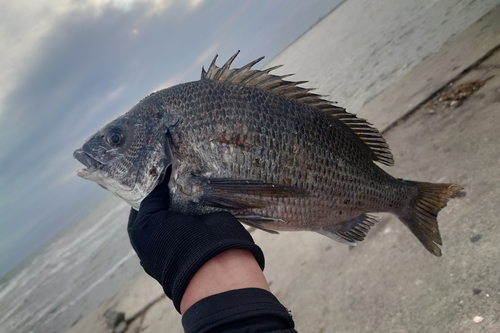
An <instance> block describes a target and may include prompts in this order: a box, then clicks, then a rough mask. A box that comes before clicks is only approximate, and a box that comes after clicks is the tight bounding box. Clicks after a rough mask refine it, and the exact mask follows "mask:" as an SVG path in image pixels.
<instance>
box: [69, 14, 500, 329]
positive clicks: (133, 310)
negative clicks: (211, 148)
mask: <svg viewBox="0 0 500 333" xmlns="http://www.w3.org/2000/svg"><path fill="white" fill-rule="evenodd" d="M499 22H500V11H499V8H498V7H497V8H495V9H493V11H491V12H490V13H489V14H487V15H486V16H485V17H484V18H483V19H482V20H480V21H478V22H477V23H476V24H474V25H472V26H471V27H469V28H467V29H465V30H464V31H463V32H461V33H460V34H459V35H457V36H456V37H454V38H453V40H450V41H449V43H447V44H446V45H445V46H443V48H442V49H441V50H439V51H438V52H437V53H436V54H434V55H432V56H431V57H429V58H428V59H427V60H426V61H424V62H422V63H421V64H420V65H418V66H417V67H415V68H414V69H413V70H411V71H410V72H409V73H408V74H407V75H405V76H403V77H402V78H400V80H399V81H397V82H395V83H394V84H393V85H392V86H391V87H389V88H387V89H386V90H385V92H384V93H382V94H381V95H380V96H379V97H377V98H375V99H374V100H372V102H370V103H368V104H367V105H366V106H365V107H364V108H363V109H366V110H371V111H369V112H370V114H371V116H369V115H366V117H367V118H368V119H369V120H370V121H372V122H373V123H375V124H381V123H382V124H391V123H392V122H396V125H394V126H392V127H391V128H389V129H388V130H386V132H385V134H384V136H385V137H386V139H387V141H388V143H389V144H390V145H391V148H392V152H393V154H394V157H395V161H396V166H394V167H391V168H387V170H388V171H389V172H390V173H391V174H392V175H394V176H397V177H401V178H406V179H413V180H420V181H432V182H456V183H459V184H461V185H463V186H464V187H465V191H466V194H465V196H463V197H461V198H457V199H454V200H452V201H450V203H449V204H448V206H447V207H446V208H445V209H444V210H443V211H442V212H441V213H440V215H439V218H438V220H439V225H440V230H441V234H442V237H443V243H444V245H443V247H442V250H443V256H442V257H440V258H436V257H433V256H432V255H431V254H429V253H428V252H427V251H426V250H425V249H424V248H423V247H422V245H421V244H420V243H419V242H418V241H417V239H416V238H415V237H414V236H413V235H412V234H411V233H410V231H409V230H407V229H406V227H404V226H403V224H402V223H401V222H399V221H398V220H397V219H396V218H394V217H392V216H390V215H387V214H382V215H381V220H380V222H379V223H378V224H377V225H376V226H375V227H374V228H373V230H371V231H370V233H369V234H368V237H367V239H366V240H365V241H364V242H361V243H359V244H358V246H357V247H348V246H346V245H343V244H340V243H337V242H333V241H331V240H330V239H328V238H326V237H324V236H321V235H317V234H315V233H306V232H298V233H281V234H280V235H279V236H276V235H270V234H267V233H264V232H260V231H256V232H254V233H253V237H254V239H255V241H256V242H257V243H258V244H259V245H260V246H261V247H262V249H263V251H264V253H265V254H266V261H267V262H266V270H265V273H266V276H267V278H268V281H269V282H270V284H271V289H272V291H273V292H274V293H275V295H276V296H277V297H278V298H279V299H280V300H281V301H282V303H283V304H284V305H285V306H287V307H288V308H289V309H290V310H291V312H292V314H293V316H294V320H295V323H296V327H297V329H298V331H300V332H318V333H319V332H346V333H347V332H352V333H354V332H390V333H416V332H425V333H429V332H436V333H438V332H439V333H443V332H491V333H498V332H500V256H499V253H500V241H499V240H500V224H499V223H498V220H499V217H498V211H499V209H498V207H497V206H498V202H499V201H500V135H498V130H497V127H498V126H499V125H500V51H499V50H498V49H499V48H500V47H499V46H498V45H500V42H499V38H500V32H499V30H498V23H499ZM491 41H493V42H491ZM495 41H496V42H495ZM490 42H491V43H490ZM495 43H496V44H495ZM471 45H487V47H484V48H483V49H480V47H473V49H471ZM292 47H293V45H292ZM495 48H496V49H495ZM492 50H493V51H492ZM495 50H497V51H495ZM465 53H471V54H474V57H469V56H467V57H464V54H465ZM485 56H487V57H486V58H485ZM459 58H460V59H462V58H463V59H465V58H467V60H465V61H458V62H457V63H456V64H454V65H453V66H447V64H448V63H449V62H450V61H453V59H459ZM445 59H446V60H445ZM478 61H480V62H479V63H477V62H478ZM471 64H475V65H474V66H473V67H472V68H469V71H468V72H467V73H465V74H462V75H460V72H461V71H462V70H463V69H465V68H468V67H470V66H471ZM456 66H460V67H459V68H460V69H459V68H454V67H456ZM429 75H430V76H429ZM429 77H431V78H432V79H431V80H429V81H427V79H428V78H429ZM455 78H456V82H453V81H454V79H455ZM439 80H441V82H440V83H435V82H438V81H439ZM484 80H486V82H485V83H484V85H483V86H482V87H481V88H480V89H479V90H477V91H476V92H475V93H474V94H473V95H471V96H470V97H469V98H468V99H467V100H465V101H464V102H463V103H462V104H461V105H459V106H458V107H446V106H445V105H444V103H443V102H442V101H439V99H440V98H441V96H442V95H441V94H445V93H446V92H447V91H446V89H453V87H457V86H458V85H460V84H462V83H467V82H471V81H484ZM431 81H433V83H429V85H430V86H432V87H433V88H432V89H430V88H429V87H428V86H427V85H426V84H425V82H431ZM449 81H452V82H453V86H450V85H448V84H447V83H448V82H449ZM413 83H415V84H416V85H417V86H419V87H420V88H418V87H416V86H414V85H413ZM442 87H446V89H444V90H443V88H442ZM438 91H440V94H437V95H436V93H437V92H438ZM384 95H385V97H384ZM434 95H436V96H435V100H430V101H428V100H429V99H430V98H431V97H432V96H434ZM395 97H396V98H395ZM416 100H417V101H416ZM425 101H427V103H426V105H425V106H422V107H419V108H415V105H417V104H422V103H423V102H425ZM458 104H460V103H458ZM458 104H457V105H458ZM408 105H413V106H410V107H409V106H408ZM408 111H411V115H409V116H406V117H403V119H401V117H402V116H404V115H406V114H407V113H408ZM386 113H387V114H392V115H394V117H395V118H392V119H389V122H387V120H385V119H387V118H383V117H384V116H383V115H384V114H386ZM379 117H380V118H379ZM385 128H387V126H386V127H385ZM152 301H156V303H154V305H152V306H151V304H150V303H151V302H152ZM145 306H150V307H149V308H148V310H146V311H142V310H141V309H144V307H145ZM109 308H113V309H115V310H117V311H124V312H125V316H126V319H127V318H129V319H130V318H134V317H135V318H136V319H135V320H134V321H132V322H130V323H129V324H130V326H129V329H128V330H127V332H146V333H149V332H160V331H163V332H182V328H181V326H180V316H179V315H178V314H177V313H176V312H175V310H174V309H173V307H172V306H171V305H170V301H169V300H168V299H166V298H164V297H161V288H160V287H159V286H158V284H157V283H156V282H155V281H154V280H152V279H150V278H149V277H147V276H146V275H143V276H141V277H140V278H139V279H138V280H137V281H134V282H133V283H132V284H131V285H130V286H129V287H128V288H126V289H125V290H124V291H122V292H121V293H119V294H118V295H116V296H115V297H113V298H112V299H111V300H109V301H107V302H105V303H104V304H103V305H102V306H101V307H100V308H99V309H96V311H94V312H93V313H92V314H91V315H89V316H88V317H86V318H84V319H82V320H81V321H79V322H78V323H77V324H76V325H75V326H74V327H72V328H71V329H70V330H69V332H72V333H77V332H96V333H100V332H108V331H109V330H108V329H107V328H106V327H103V325H105V324H104V317H103V316H102V314H103V313H104V311H106V310H107V309H109Z"/></svg>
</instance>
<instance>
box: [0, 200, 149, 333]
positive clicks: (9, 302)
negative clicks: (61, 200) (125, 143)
mask: <svg viewBox="0 0 500 333" xmlns="http://www.w3.org/2000/svg"><path fill="white" fill-rule="evenodd" d="M128 212H129V206H128V205H127V204H126V203H124V202H122V201H121V200H119V199H118V198H115V197H113V196H111V195H109V196H106V197H105V199H104V200H103V201H102V202H101V203H99V204H98V205H97V207H95V208H93V209H92V210H91V211H90V212H89V213H88V214H86V215H84V216H82V217H81V219H80V220H79V222H77V223H76V224H74V225H72V226H71V227H70V228H68V229H66V230H65V231H64V232H62V233H60V234H59V235H58V236H57V237H56V238H55V239H54V241H53V242H51V243H50V244H49V245H47V246H46V247H44V248H42V249H40V250H39V251H38V252H37V253H36V254H34V255H33V256H31V257H30V258H28V259H26V260H25V261H24V262H23V263H22V264H21V265H20V266H18V267H17V268H16V269H15V270H14V271H13V272H11V273H10V274H8V275H7V276H6V277H4V278H3V280H2V281H0V333H7V332H9V333H10V332H12V333H14V332H15V333H25V332H26V333H28V332H33V333H38V332H40V333H42V332H43V333H50V332H64V331H66V330H67V329H68V328H69V327H71V326H72V325H73V324H74V323H75V322H77V321H78V320H79V319H80V318H81V317H82V316H84V315H86V314H87V313H89V312H90V311H92V310H93V309H95V308H96V307H97V306H98V305H99V304H100V303H101V302H102V301H104V300H106V299H108V298H109V297H111V296H113V295H114V294H115V293H117V292H118V291H119V290H120V289H121V288H123V286H124V285H125V284H126V283H128V282H129V281H130V280H131V279H133V278H134V277H135V276H137V275H138V274H139V273H140V272H141V271H142V268H141V266H140V265H139V259H138V258H137V255H136V254H135V252H134V251H133V250H132V247H131V245H130V242H129V239H128V235H127V230H126V226H127V218H128Z"/></svg>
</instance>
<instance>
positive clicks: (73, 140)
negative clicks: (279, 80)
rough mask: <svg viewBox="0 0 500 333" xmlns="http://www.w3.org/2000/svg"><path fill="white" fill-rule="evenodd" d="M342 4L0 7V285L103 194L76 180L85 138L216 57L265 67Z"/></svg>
mask: <svg viewBox="0 0 500 333" xmlns="http://www.w3.org/2000/svg"><path fill="white" fill-rule="evenodd" d="M340 2H342V0H334V1H332V0H309V1H303V0H273V1H265V0H251V1H250V0H249V1H233V0H214V1H204V0H189V1H186V0H88V1H75V0H37V1H31V0H17V1H0V54H2V59H1V60H0V142H2V143H3V144H2V145H1V148H0V212H1V215H0V277H1V276H3V275H4V274H6V273H7V272H8V271H9V270H11V269H12V268H13V267H15V265H17V264H18V263H19V262H21V261H22V260H23V259H24V258H26V257H27V256H28V255H30V254H31V253H33V252H34V251H36V249H38V248H40V246H42V245H44V244H45V243H47V242H48V241H49V240H51V239H53V238H54V237H55V236H56V234H57V233H59V232H61V231H62V230H63V229H64V228H65V227H67V226H69V225H70V224H72V223H75V222H76V221H78V220H79V219H81V218H82V216H84V215H85V214H86V213H88V212H89V211H90V210H91V209H92V206H93V205H94V206H95V204H96V203H97V202H98V201H100V200H102V199H103V197H104V196H105V195H109V194H106V191H104V190H103V189H101V188H99V187H98V186H97V185H96V184H94V183H92V182H89V181H86V180H83V179H81V178H79V177H77V176H76V173H75V170H76V169H78V168H80V167H81V165H80V164H79V162H77V161H76V160H74V159H73V156H72V154H73V151H74V150H75V149H77V148H79V147H80V146H81V144H82V143H83V142H84V140H85V139H86V138H88V137H89V136H90V135H91V134H92V133H94V132H95V131H96V130H98V129H99V128H100V127H102V126H103V125H104V124H105V123H107V122H108V121H110V120H112V119H114V118H116V117H117V116H119V115H120V114H122V113H124V112H126V111H127V110H128V109H129V108H130V107H132V106H133V105H134V104H136V103H137V102H139V100H140V99H141V98H143V97H145V96H146V95H148V94H149V93H150V92H152V91H154V90H158V89H161V88H165V87H169V86H172V85H175V84H178V83H182V82H186V81H194V80H198V79H199V77H200V73H201V68H202V66H203V65H204V66H205V68H207V67H208V65H209V64H210V62H211V60H212V58H213V57H214V56H215V55H216V54H218V55H219V63H222V62H225V60H227V59H228V58H229V57H230V56H231V55H232V54H234V53H235V52H236V51H237V50H241V53H240V55H239V56H238V58H237V59H236V60H235V63H234V65H233V66H236V67H239V66H241V65H243V64H246V63H248V62H250V61H251V60H254V59H256V58H258V57H260V56H263V55H264V56H266V59H265V60H264V61H263V62H262V64H264V65H265V63H266V61H269V60H271V59H272V57H274V56H275V55H277V54H278V53H279V52H280V51H282V50H283V49H284V48H286V47H287V46H288V45H289V44H291V43H292V42H293V41H294V40H295V39H296V38H298V37H299V36H300V35H301V34H302V33H304V32H305V31H307V29H308V28H310V27H311V26H313V25H314V24H315V23H316V22H318V20H319V19H320V18H321V17H323V16H324V15H326V14H328V13H329V12H330V11H331V10H332V9H333V8H334V7H336V6H337V5H338V4H339V3H340ZM257 67H258V66H257ZM124 224H125V222H124Z"/></svg>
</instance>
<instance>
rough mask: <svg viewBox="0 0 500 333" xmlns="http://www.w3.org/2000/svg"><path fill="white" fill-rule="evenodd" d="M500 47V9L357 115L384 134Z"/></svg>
mask: <svg viewBox="0 0 500 333" xmlns="http://www.w3.org/2000/svg"><path fill="white" fill-rule="evenodd" d="M499 45H500V6H497V7H496V8H494V9H493V10H492V11H490V12H489V13H488V14H486V15H485V16H483V17H482V18H481V19H479V20H478V21H477V22H476V23H474V24H472V25H471V26H470V27H468V28H467V29H465V30H464V31H463V32H461V33H460V34H458V35H456V36H454V37H452V38H451V39H450V40H449V41H448V42H447V43H445V44H444V45H443V46H442V47H441V49H440V50H439V51H438V52H436V53H434V54H433V55H431V56H429V57H428V58H427V59H425V60H424V61H422V62H421V63H420V64H419V65H417V66H416V67H414V68H413V69H412V70H411V71H410V73H408V74H407V75H405V76H403V77H402V78H401V79H400V80H399V81H397V82H396V83H394V84H392V85H391V86H390V87H389V88H387V89H386V90H384V92H382V93H381V94H380V95H378V96H377V97H375V98H374V99H373V100H371V101H370V102H369V103H368V104H366V105H364V106H363V107H362V108H361V109H360V110H359V111H357V112H356V114H357V115H358V116H359V117H361V118H366V119H368V120H369V121H370V122H371V123H372V124H374V125H375V127H376V128H378V129H379V131H381V132H384V131H386V130H387V129H388V128H390V127H391V126H393V125H394V124H395V123H396V122H397V121H398V120H399V119H401V118H403V117H405V116H407V115H408V114H410V113H411V112H412V111H414V110H416V109H417V108H418V107H419V106H421V105H422V104H424V103H425V102H426V101H428V100H429V99H430V98H432V97H433V96H434V95H435V94H436V93H437V92H439V91H440V90H441V89H443V88H444V87H446V85H447V84H448V83H449V82H451V81H453V80H455V79H457V78H458V77H460V75H461V74H462V73H464V72H465V71H467V70H468V69H470V68H471V67H473V66H475V65H476V64H477V63H479V62H481V61H482V60H483V59H485V58H486V57H488V56H489V55H490V54H491V53H492V52H494V51H495V50H496V49H497V48H498V47H499Z"/></svg>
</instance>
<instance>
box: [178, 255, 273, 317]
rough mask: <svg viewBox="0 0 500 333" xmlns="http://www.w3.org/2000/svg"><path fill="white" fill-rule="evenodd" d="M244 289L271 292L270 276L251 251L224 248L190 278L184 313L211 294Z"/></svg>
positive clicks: (184, 300)
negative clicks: (264, 272) (267, 277)
mask: <svg viewBox="0 0 500 333" xmlns="http://www.w3.org/2000/svg"><path fill="white" fill-rule="evenodd" d="M244 288H259V289H264V290H267V291H270V290H269V285H268V283H267V281H266V278H265V277H264V274H263V273H262V270H261V268H260V267H259V265H258V264H257V261H256V260H255V257H254V255H253V254H252V253H251V252H250V251H248V250H240V249H231V250H227V251H224V252H222V253H220V254H218V255H217V256H215V257H213V258H212V259H210V260H209V261H208V262H206V263H205V264H204V265H203V266H202V267H201V268H200V269H199V270H198V271H197V272H196V274H195V275H194V276H193V278H192V279H191V280H190V282H189V284H188V286H187V288H186V291H185V292H184V296H183V297H182V301H181V313H182V314H183V313H184V312H186V310H187V309H189V308H190V307H191V305H193V304H194V303H196V302H197V301H199V300H201V299H203V298H206V297H208V296H211V295H215V294H219V293H222V292H225V291H229V290H235V289H244Z"/></svg>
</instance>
